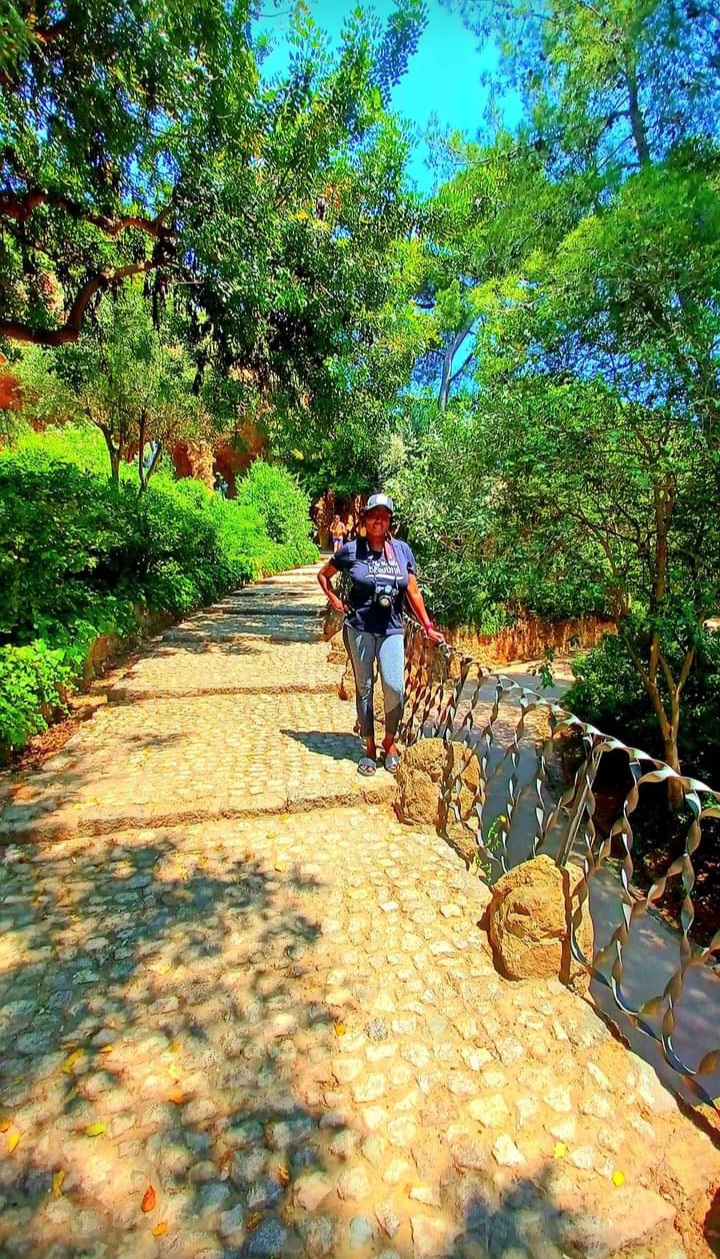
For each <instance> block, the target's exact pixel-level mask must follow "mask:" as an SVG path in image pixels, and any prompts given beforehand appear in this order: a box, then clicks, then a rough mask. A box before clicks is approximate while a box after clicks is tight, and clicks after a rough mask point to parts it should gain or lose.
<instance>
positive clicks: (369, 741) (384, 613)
mask: <svg viewBox="0 0 720 1259" xmlns="http://www.w3.org/2000/svg"><path fill="white" fill-rule="evenodd" d="M394 511H395V507H394V504H393V501H392V499H391V498H388V497H387V495H386V494H372V495H371V496H370V498H369V499H368V501H367V506H366V507H365V509H364V511H363V514H362V518H361V520H362V524H363V525H364V529H365V536H364V537H359V538H357V539H356V540H355V541H354V542H348V543H346V545H345V546H343V547H341V548H340V550H339V551H336V552H335V554H334V555H333V557H332V559H331V560H328V562H327V564H325V565H324V566H323V568H321V569H320V572H319V573H318V581H319V582H320V585H321V586H322V589H323V591H324V592H325V594H326V595H327V598H328V600H329V602H330V604H331V606H332V607H333V608H335V610H336V611H337V612H341V613H342V614H343V616H344V617H345V620H344V622H343V639H344V641H345V646H346V648H347V652H348V655H349V656H350V660H351V662H352V667H353V673H354V675H355V697H356V703H357V715H358V728H359V733H360V738H361V739H364V740H365V751H364V755H363V757H362V758H361V760H360V763H359V765H358V773H360V774H365V775H369V774H374V773H375V770H376V768H377V748H376V746H375V719H374V713H373V682H374V673H375V661H376V660H377V663H378V667H379V670H380V678H381V680H382V688H383V697H384V700H385V737H384V739H383V741H382V755H383V761H384V764H385V769H386V770H387V771H388V773H390V774H394V773H395V771H396V770H397V767H398V764H399V761H400V755H399V752H398V750H397V747H396V744H395V735H396V734H397V730H398V726H399V725H400V718H401V717H402V711H403V704H404V700H405V697H404V675H405V644H404V638H403V604H404V603H405V599H406V598H407V601H408V603H409V604H410V607H411V608H412V610H413V612H414V613H415V615H416V616H417V618H418V620H419V621H420V624H421V625H422V627H423V629H424V630H425V632H426V634H427V635H428V637H429V638H430V639H432V641H433V642H437V643H441V642H443V641H444V639H443V636H442V634H441V633H440V632H439V630H436V629H435V627H434V626H433V623H432V621H431V620H430V617H429V616H428V614H427V611H426V609H425V603H424V601H423V597H422V594H421V593H420V587H419V586H418V582H417V576H416V571H417V570H416V566H415V557H414V556H413V553H412V551H411V550H410V547H409V546H408V544H407V542H401V541H400V540H399V539H397V538H393V537H392V536H391V534H390V526H391V524H392V518H393V513H394ZM337 573H347V574H348V576H349V579H350V593H349V596H348V604H349V606H348V607H346V606H345V604H343V603H342V601H341V600H340V599H339V598H338V596H337V595H336V593H335V591H334V590H333V588H332V586H331V584H330V583H331V581H332V578H333V577H335V575H336V574H337Z"/></svg>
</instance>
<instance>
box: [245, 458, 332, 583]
mask: <svg viewBox="0 0 720 1259" xmlns="http://www.w3.org/2000/svg"><path fill="white" fill-rule="evenodd" d="M235 501H236V503H237V504H238V505H239V506H246V507H251V508H253V509H254V510H255V511H256V512H257V513H258V514H259V516H260V518H261V520H262V522H263V525H264V527H265V531H266V532H267V534H268V536H269V537H270V538H271V539H272V541H273V542H274V543H275V544H276V546H278V547H280V548H282V550H281V551H278V552H277V556H278V559H279V560H280V561H281V563H282V565H283V567H286V568H292V567H293V566H294V565H299V564H311V563H313V562H314V560H316V559H317V555H318V552H317V549H316V547H315V546H314V545H313V543H312V542H311V541H310V529H311V525H310V499H309V497H308V495H307V494H305V493H304V492H303V491H302V490H301V489H300V488H299V486H298V483H297V481H296V480H295V478H294V477H292V476H291V475H290V473H289V472H287V471H286V470H285V468H280V467H278V466H277V464H268V463H263V462H262V460H260V459H258V460H256V462H255V463H253V464H252V466H251V468H250V471H249V472H248V474H247V476H246V477H245V478H244V479H243V480H242V481H241V482H240V484H239V485H238V491H237V498H236V500H235Z"/></svg>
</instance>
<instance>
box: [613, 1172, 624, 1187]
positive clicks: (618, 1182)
mask: <svg viewBox="0 0 720 1259" xmlns="http://www.w3.org/2000/svg"><path fill="white" fill-rule="evenodd" d="M612 1182H613V1184H614V1185H615V1188H616V1189H619V1188H620V1187H621V1186H622V1185H624V1184H625V1173H624V1172H613V1174H612Z"/></svg>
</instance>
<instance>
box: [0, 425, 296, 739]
mask: <svg viewBox="0 0 720 1259" xmlns="http://www.w3.org/2000/svg"><path fill="white" fill-rule="evenodd" d="M43 437H46V439H47V440H46V441H43V440H40V438H39V437H38V435H37V434H29V435H27V436H26V437H23V438H22V439H21V440H20V441H19V442H18V444H17V445H16V447H15V448H14V449H11V450H6V451H4V452H0V653H2V666H1V671H0V744H5V745H11V746H22V744H23V743H25V742H26V741H27V738H28V737H29V735H30V734H32V733H33V732H35V731H37V730H40V729H43V728H44V725H45V722H46V717H47V715H48V713H49V709H50V707H52V705H53V704H54V703H56V702H57V701H58V690H59V688H61V687H65V686H68V685H70V682H71V679H72V678H73V677H77V676H78V675H80V674H82V672H83V666H84V662H85V659H86V656H87V653H88V650H89V648H90V646H91V645H92V643H93V641H94V640H95V639H96V638H97V637H98V636H99V635H100V634H118V635H120V636H123V637H128V636H132V635H134V634H135V633H137V631H138V628H139V621H138V613H139V611H140V610H141V609H142V610H151V611H154V612H172V613H185V612H189V611H190V610H191V609H193V608H195V607H199V606H201V605H202V604H204V603H209V602H211V601H212V600H213V599H215V598H217V597H218V595H220V594H221V593H223V592H224V591H226V590H227V589H229V588H232V587H233V586H238V585H242V584H243V583H245V582H247V581H251V580H253V579H255V578H257V577H259V576H262V575H263V574H265V573H272V572H278V571H280V570H281V569H283V568H290V567H293V566H294V565H297V564H301V563H307V562H309V561H312V560H313V559H315V558H316V557H317V550H316V548H315V547H314V546H313V544H312V543H311V542H310V540H309V536H308V535H309V530H310V521H309V517H308V515H307V510H306V509H307V501H306V499H305V497H304V496H303V495H302V494H301V492H300V491H299V490H298V488H297V486H296V485H295V482H294V481H293V479H292V478H291V477H290V476H289V475H288V474H287V473H286V472H284V471H283V469H281V468H275V467H272V468H270V467H268V466H267V465H261V466H260V470H259V471H258V472H257V473H253V472H251V473H250V474H249V476H248V477H247V478H246V481H245V482H244V483H243V486H244V487H246V488H245V489H244V494H243V495H241V497H240V499H239V500H238V501H235V502H227V501H224V500H223V499H221V498H220V497H219V496H218V495H217V494H213V493H211V492H210V491H209V490H208V489H206V487H205V486H204V485H201V484H200V483H199V482H197V481H189V480H185V481H173V480H171V479H170V477H168V476H165V475H160V474H158V475H157V476H156V477H155V478H154V479H153V481H152V482H151V483H150V486H149V488H148V490H147V492H146V493H145V494H144V495H143V496H142V497H139V496H138V493H137V478H136V477H135V478H134V479H133V476H132V473H131V472H130V470H128V471H127V472H126V473H124V474H123V476H122V477H121V480H120V484H119V486H117V487H116V488H113V487H112V485H111V483H110V481H109V479H108V477H107V473H106V470H105V466H104V464H101V463H100V462H99V459H98V456H99V454H100V453H101V452H100V451H99V450H98V449H96V440H95V437H93V441H88V439H87V434H86V432H85V431H84V430H73V429H66V430H61V431H59V432H58V431H57V430H49V431H48V433H47V434H44V435H43ZM101 469H102V470H101ZM266 521H267V522H272V536H271V534H270V531H269V526H268V527H266Z"/></svg>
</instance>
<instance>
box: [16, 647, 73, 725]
mask: <svg viewBox="0 0 720 1259" xmlns="http://www.w3.org/2000/svg"><path fill="white" fill-rule="evenodd" d="M71 677H72V669H71V667H70V666H69V665H68V663H67V661H66V659H65V653H64V652H63V651H62V649H55V650H51V649H50V648H49V647H48V645H47V643H45V642H43V640H42V639H40V640H38V641H36V642H33V643H28V644H27V646H25V647H0V748H1V747H2V744H7V745H9V746H11V747H22V746H23V745H24V744H25V743H27V741H28V739H29V737H30V735H31V734H38V733H39V732H40V731H41V730H45V729H47V719H48V717H49V716H50V715H51V713H52V712H53V711H54V710H56V709H60V708H61V707H62V699H61V693H60V692H61V689H62V688H63V687H65V686H67V685H69V683H70V680H71Z"/></svg>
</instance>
